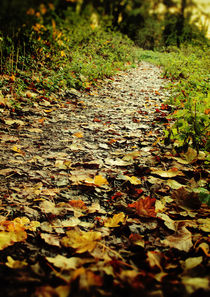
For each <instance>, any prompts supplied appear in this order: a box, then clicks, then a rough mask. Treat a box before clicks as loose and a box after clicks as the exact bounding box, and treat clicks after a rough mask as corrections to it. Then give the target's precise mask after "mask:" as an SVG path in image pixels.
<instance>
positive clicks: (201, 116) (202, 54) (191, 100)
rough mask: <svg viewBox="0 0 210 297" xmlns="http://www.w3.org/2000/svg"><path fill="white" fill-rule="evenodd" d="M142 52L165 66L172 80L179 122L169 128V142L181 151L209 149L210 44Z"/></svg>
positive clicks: (147, 57) (167, 74)
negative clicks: (190, 147) (191, 148)
mask: <svg viewBox="0 0 210 297" xmlns="http://www.w3.org/2000/svg"><path fill="white" fill-rule="evenodd" d="M138 55H139V59H143V60H146V61H148V62H151V63H154V64H157V65H161V66H163V68H164V76H165V77H167V78H169V79H170V81H171V83H170V84H169V86H168V87H169V88H170V90H171V98H170V100H169V103H170V104H171V105H172V107H173V111H174V112H173V114H172V118H174V119H176V121H175V123H174V124H173V125H172V127H171V129H169V130H168V131H166V138H167V139H168V141H171V142H172V143H173V145H174V147H176V149H177V150H182V149H184V150H186V149H187V148H188V147H189V146H192V147H194V148H195V149H196V150H197V151H199V150H206V151H209V149H210V139H209V134H210V127H209V113H210V95H209V94H210V93H209V77H210V75H209V69H210V51H209V47H208V46H207V45H202V46H198V45H197V46H195V45H190V44H188V45H183V46H182V47H181V49H178V48H177V47H171V48H168V49H167V51H164V52H155V51H144V50H140V51H138Z"/></svg>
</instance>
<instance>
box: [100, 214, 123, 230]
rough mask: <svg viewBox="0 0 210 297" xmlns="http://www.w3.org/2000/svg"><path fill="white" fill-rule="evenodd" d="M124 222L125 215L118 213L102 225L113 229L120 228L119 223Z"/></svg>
mask: <svg viewBox="0 0 210 297" xmlns="http://www.w3.org/2000/svg"><path fill="white" fill-rule="evenodd" d="M124 222H125V214H124V213H123V212H120V213H118V214H115V215H114V216H113V217H112V218H109V219H107V220H106V221H105V223H104V226H105V227H110V228H115V227H119V226H120V225H119V223H124Z"/></svg>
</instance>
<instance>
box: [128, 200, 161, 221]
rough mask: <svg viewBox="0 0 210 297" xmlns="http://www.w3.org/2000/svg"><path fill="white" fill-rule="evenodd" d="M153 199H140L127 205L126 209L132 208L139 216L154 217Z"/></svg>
mask: <svg viewBox="0 0 210 297" xmlns="http://www.w3.org/2000/svg"><path fill="white" fill-rule="evenodd" d="M155 201H156V199H155V198H150V197H145V198H140V199H139V200H137V201H136V202H134V203H132V204H128V207H133V208H135V209H136V212H137V213H138V215H140V216H144V217H156V212H155Z"/></svg>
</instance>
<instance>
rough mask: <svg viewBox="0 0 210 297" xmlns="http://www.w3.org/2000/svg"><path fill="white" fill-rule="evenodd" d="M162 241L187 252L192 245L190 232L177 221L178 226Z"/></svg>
mask: <svg viewBox="0 0 210 297" xmlns="http://www.w3.org/2000/svg"><path fill="white" fill-rule="evenodd" d="M162 243H163V244H164V245H166V246H169V247H171V248H175V249H178V250H180V251H184V252H186V253H188V252H189V250H190V249H191V247H192V246H193V243H192V234H191V232H190V231H189V230H187V228H186V227H185V226H184V225H182V223H178V228H177V231H176V232H175V233H174V235H169V236H167V237H166V239H164V240H162Z"/></svg>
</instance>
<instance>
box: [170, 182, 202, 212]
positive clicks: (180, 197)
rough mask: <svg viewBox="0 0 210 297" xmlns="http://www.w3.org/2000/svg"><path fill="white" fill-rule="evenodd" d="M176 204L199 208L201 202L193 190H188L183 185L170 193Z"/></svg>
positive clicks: (188, 207)
mask: <svg viewBox="0 0 210 297" xmlns="http://www.w3.org/2000/svg"><path fill="white" fill-rule="evenodd" d="M171 197H172V199H174V200H175V202H176V204H177V205H178V206H180V207H182V208H184V209H185V208H187V209H199V208H200V207H201V202H200V200H199V197H198V194H197V193H195V192H188V191H187V190H186V189H185V188H184V187H181V188H179V189H177V190H174V191H173V192H172V195H171Z"/></svg>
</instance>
